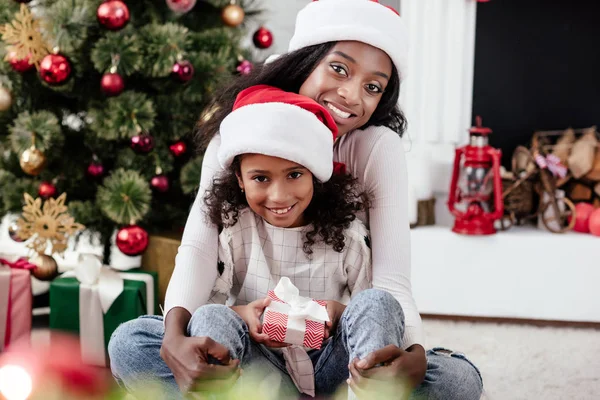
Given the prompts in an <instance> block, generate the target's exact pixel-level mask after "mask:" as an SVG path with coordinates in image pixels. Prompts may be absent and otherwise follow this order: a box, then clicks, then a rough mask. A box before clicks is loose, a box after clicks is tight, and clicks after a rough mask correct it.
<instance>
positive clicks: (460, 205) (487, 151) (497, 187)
mask: <svg viewBox="0 0 600 400" xmlns="http://www.w3.org/2000/svg"><path fill="white" fill-rule="evenodd" d="M476 120H477V126H475V127H472V128H471V129H470V130H469V135H470V140H469V144H468V145H466V146H463V147H460V148H458V149H456V158H455V159H454V172H453V174H452V182H451V183H450V194H449V196H448V209H449V210H450V212H451V213H452V214H453V215H454V216H455V217H456V220H455V222H454V227H453V228H452V231H453V232H456V233H462V234H465V235H490V234H493V233H496V229H495V228H494V221H496V220H498V219H500V218H501V217H502V214H503V213H504V203H503V200H502V180H501V178H500V158H501V157H502V153H501V151H500V150H497V149H494V148H493V147H491V146H490V145H489V144H488V135H489V134H490V133H492V130H491V129H489V128H484V127H483V126H482V125H481V117H477V118H476Z"/></svg>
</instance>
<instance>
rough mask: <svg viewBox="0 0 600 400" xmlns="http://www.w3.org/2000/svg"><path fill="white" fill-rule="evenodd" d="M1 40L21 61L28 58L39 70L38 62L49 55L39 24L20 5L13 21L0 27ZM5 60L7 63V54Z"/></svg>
mask: <svg viewBox="0 0 600 400" xmlns="http://www.w3.org/2000/svg"><path fill="white" fill-rule="evenodd" d="M0 33H1V34H2V40H3V41H4V43H5V44H6V45H7V46H10V47H11V50H13V51H14V52H15V53H16V58H17V59H19V60H21V59H25V58H26V57H29V61H30V63H31V64H34V65H35V66H36V68H39V66H40V61H42V58H44V57H45V56H46V55H48V54H49V53H50V51H49V50H48V46H47V44H46V41H45V40H44V38H43V37H42V32H41V29H40V24H39V23H38V21H36V20H35V19H33V16H32V15H31V12H30V11H29V7H27V6H26V5H25V4H21V9H20V10H19V12H18V13H16V14H15V19H14V20H12V21H11V22H8V23H6V24H4V26H0ZM6 60H7V61H8V54H7V58H6Z"/></svg>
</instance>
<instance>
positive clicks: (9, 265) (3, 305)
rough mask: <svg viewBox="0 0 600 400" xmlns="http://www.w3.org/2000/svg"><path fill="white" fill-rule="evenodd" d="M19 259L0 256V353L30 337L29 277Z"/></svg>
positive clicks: (23, 261)
mask: <svg viewBox="0 0 600 400" xmlns="http://www.w3.org/2000/svg"><path fill="white" fill-rule="evenodd" d="M33 267H34V266H33V265H31V264H29V263H27V261H26V260H25V259H23V258H21V259H16V260H13V259H11V258H10V257H4V256H0V352H2V351H3V350H4V349H5V348H7V347H8V346H9V345H10V344H11V343H15V342H16V341H17V340H29V337H30V335H31V307H32V301H33V300H32V295H31V274H30V272H29V270H30V269H31V268H33Z"/></svg>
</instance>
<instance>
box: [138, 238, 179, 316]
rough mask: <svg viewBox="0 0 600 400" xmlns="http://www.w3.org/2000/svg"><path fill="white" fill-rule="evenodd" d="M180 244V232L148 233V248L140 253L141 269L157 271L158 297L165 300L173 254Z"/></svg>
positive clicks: (162, 302)
mask: <svg viewBox="0 0 600 400" xmlns="http://www.w3.org/2000/svg"><path fill="white" fill-rule="evenodd" d="M180 244H181V234H178V233H165V234H160V235H150V241H149V242H148V248H147V249H146V251H145V252H144V254H143V255H142V270H143V271H154V272H157V273H158V297H159V300H160V303H161V304H164V302H165V293H166V292H167V286H169V281H170V280H171V275H172V274H173V269H174V268H175V256H176V255H177V250H178V249H179V245H180Z"/></svg>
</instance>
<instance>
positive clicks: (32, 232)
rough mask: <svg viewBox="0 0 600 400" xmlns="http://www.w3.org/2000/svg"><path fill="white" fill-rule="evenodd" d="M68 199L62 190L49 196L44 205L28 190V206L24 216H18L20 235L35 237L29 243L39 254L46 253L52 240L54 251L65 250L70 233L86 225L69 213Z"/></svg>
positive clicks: (27, 237) (26, 237)
mask: <svg viewBox="0 0 600 400" xmlns="http://www.w3.org/2000/svg"><path fill="white" fill-rule="evenodd" d="M66 200H67V194H66V193H63V194H61V195H60V196H59V197H58V198H57V199H53V198H50V199H48V200H46V202H44V205H43V206H42V199H41V198H37V199H34V198H33V197H31V196H30V195H29V194H27V193H25V206H24V207H23V214H22V216H21V218H19V219H18V220H17V226H18V232H19V237H20V238H21V239H23V240H29V239H31V238H33V240H31V241H30V242H29V243H28V244H27V247H29V248H30V249H32V250H33V251H35V252H36V253H38V254H44V253H45V251H46V248H47V247H48V244H50V245H51V246H52V251H51V253H59V254H60V253H64V251H65V250H66V249H67V241H68V239H69V236H71V235H74V234H75V233H77V232H79V231H81V230H83V229H85V226H83V225H81V224H79V223H77V222H75V219H74V218H73V217H71V216H70V215H69V213H68V207H67V206H66V205H65V201H66Z"/></svg>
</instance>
